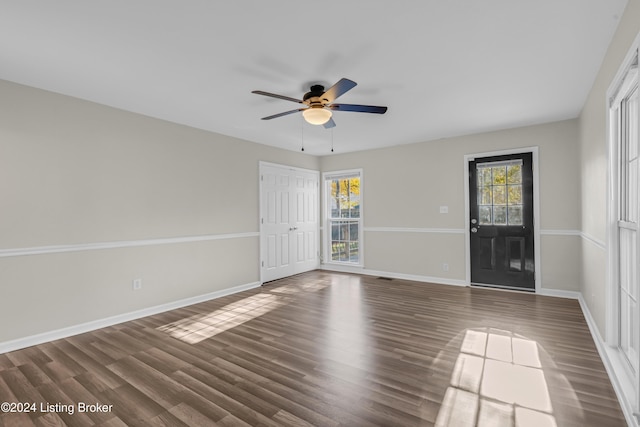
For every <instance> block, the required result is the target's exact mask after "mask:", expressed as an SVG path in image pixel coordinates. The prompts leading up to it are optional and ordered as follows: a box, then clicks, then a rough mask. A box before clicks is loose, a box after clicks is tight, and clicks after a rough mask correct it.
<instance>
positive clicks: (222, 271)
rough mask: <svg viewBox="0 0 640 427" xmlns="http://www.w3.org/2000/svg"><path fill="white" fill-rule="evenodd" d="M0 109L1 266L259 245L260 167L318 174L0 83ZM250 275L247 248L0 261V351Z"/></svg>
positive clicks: (251, 254)
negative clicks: (36, 251) (30, 251)
mask: <svg viewBox="0 0 640 427" xmlns="http://www.w3.org/2000/svg"><path fill="white" fill-rule="evenodd" d="M0 98H2V103H0V215H1V217H2V220H1V221H0V236H1V238H0V255H3V254H7V253H14V252H15V250H16V249H24V248H34V247H36V248H39V247H47V248H49V247H51V246H61V245H87V244H88V245H91V244H95V243H105V242H131V241H133V242H134V243H135V244H139V243H145V242H148V240H149V239H164V238H183V237H187V238H190V237H198V236H211V235H227V234H232V235H233V234H235V233H257V232H258V231H259V226H258V212H259V209H258V201H259V197H258V188H259V187H258V162H259V161H261V160H263V161H269V162H274V163H284V164H289V165H293V166H299V167H304V168H309V169H318V160H317V159H316V158H315V157H312V156H307V155H303V154H299V153H293V152H289V151H284V150H279V149H275V148H271V147H266V146H263V145H258V144H254V143H250V142H247V141H242V140H238V139H234V138H230V137H226V136H223V135H218V134H214V133H210V132H205V131H200V130H196V129H192V128H188V127H185V126H179V125H176V124H172V123H168V122H164V121H161V120H156V119H151V118H148V117H144V116H140V115H137V114H132V113H128V112H125V111H120V110H116V109H113V108H109V107H106V106H102V105H97V104H94V103H90V102H86V101H81V100H78V99H74V98H70V97H66V96H61V95H58V94H53V93H50V92H45V91H41V90H38V89H33V88H28V87H25V86H20V85H17V84H13V83H9V82H5V81H0ZM258 264H259V239H258V237H256V236H255V235H254V236H251V235H250V236H249V237H242V236H241V237H237V238H228V239H223V240H210V241H204V242H191V243H170V244H162V245H149V246H135V247H130V248H113V249H100V250H81V251H75V252H67V253H49V254H41V255H26V256H9V257H6V256H5V257H0V285H1V286H2V294H3V295H2V298H0V324H2V325H4V326H3V327H2V328H0V343H2V342H3V341H8V340H12V339H17V338H21V337H25V336H30V335H34V334H38V333H42V332H47V331H51V330H55V329H59V328H64V327H70V326H74V325H77V324H81V323H84V322H89V321H92V320H97V319H102V318H106V317H109V316H115V315H119V314H122V313H128V312H132V311H135V310H140V309H144V308H147V307H152V306H155V305H159V304H165V303H169V302H173V301H176V300H180V299H184V298H189V297H194V296H199V295H203V294H207V293H210V292H214V291H218V290H223V289H225V288H230V287H234V286H239V285H244V284H248V283H253V282H257V281H259V278H260V277H259V268H258ZM137 278H141V279H142V281H143V289H141V290H139V291H133V290H132V280H133V279H137ZM7 325H11V327H7Z"/></svg>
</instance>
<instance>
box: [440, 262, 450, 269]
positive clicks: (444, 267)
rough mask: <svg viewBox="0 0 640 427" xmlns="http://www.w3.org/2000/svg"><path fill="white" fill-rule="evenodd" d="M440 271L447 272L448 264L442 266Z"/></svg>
mask: <svg viewBox="0 0 640 427" xmlns="http://www.w3.org/2000/svg"><path fill="white" fill-rule="evenodd" d="M442 271H449V264H447V263H446V262H445V263H444V264H442Z"/></svg>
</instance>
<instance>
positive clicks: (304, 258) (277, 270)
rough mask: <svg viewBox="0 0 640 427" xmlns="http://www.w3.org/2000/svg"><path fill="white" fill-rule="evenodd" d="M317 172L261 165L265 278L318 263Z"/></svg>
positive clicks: (306, 268)
mask: <svg viewBox="0 0 640 427" xmlns="http://www.w3.org/2000/svg"><path fill="white" fill-rule="evenodd" d="M318 180H319V175H318V173H314V172H311V171H300V170H294V169H291V168H286V167H277V166H270V165H269V166H268V165H261V166H260V185H261V190H260V191H261V194H262V206H261V215H262V217H261V220H260V223H261V224H260V225H261V227H260V232H261V259H262V275H261V278H262V281H263V282H267V281H271V280H276V279H279V278H282V277H286V276H291V275H293V274H297V273H301V272H303V271H309V270H313V269H315V268H317V266H318V259H319V258H318V255H317V254H318V248H316V247H315V246H314V245H317V244H318V243H317V233H318V221H317V213H316V212H315V209H317V198H318Z"/></svg>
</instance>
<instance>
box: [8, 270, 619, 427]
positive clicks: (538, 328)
mask: <svg viewBox="0 0 640 427" xmlns="http://www.w3.org/2000/svg"><path fill="white" fill-rule="evenodd" d="M0 402H10V403H14V404H15V405H14V406H15V407H14V408H12V409H20V408H17V406H18V405H17V404H22V403H28V404H33V403H35V404H36V406H37V407H36V408H33V407H31V409H36V410H34V411H32V412H29V413H26V412H23V413H15V412H13V413H12V412H8V413H2V414H0V425H2V426H34V425H35V426H57V425H60V426H63V425H68V426H91V425H101V426H151V425H154V426H172V427H173V426H207V425H219V426H278V427H280V426H308V425H314V426H355V427H359V426H433V425H437V426H496V427H501V426H519V427H527V426H535V427H565V426H576V427H578V426H579V427H585V426H596V427H603V426H607V427H613V426H625V425H626V423H625V421H624V418H623V415H622V412H621V410H620V407H619V405H618V402H617V400H616V397H615V393H614V391H613V389H612V386H611V384H610V382H609V379H608V377H607V374H606V372H605V370H604V367H603V365H602V362H601V360H600V359H599V357H598V353H597V350H596V348H595V346H594V343H593V341H592V339H591V336H590V334H589V330H588V327H587V325H586V323H585V320H584V318H583V316H582V313H581V311H580V307H579V305H578V303H577V301H573V300H568V299H560V298H550V297H543V296H537V295H531V294H524V293H515V292H503V291H496V290H490V289H476V288H464V287H454V286H443V285H432V284H424V283H415V282H409V281H403V280H385V279H381V278H373V277H366V276H357V275H350V274H339V273H329V272H322V271H314V272H310V273H305V274H301V275H298V276H294V277H291V278H287V279H282V280H279V281H275V282H271V283H269V284H267V285H265V286H264V287H262V288H261V289H256V290H252V291H247V292H242V293H239V294H235V295H232V296H228V297H225V298H220V299H217V300H213V301H209V302H206V303H201V304H197V305H194V306H190V307H186V308H183V309H179V310H174V311H171V312H166V313H163V314H160V315H156V316H151V317H147V318H143V319H139V320H136V321H132V322H127V323H123V324H119V325H116V326H113V327H109V328H105V329H101V330H97V331H94V332H91V333H86V334H82V335H77V336H74V337H71V338H67V339H62V340H58V341H54V342H50V343H46V344H43V345H38V346H35V347H31V348H27V349H24V350H20V351H15V352H11V353H6V354H1V355H0ZM83 404H84V405H96V404H98V405H100V406H86V407H83ZM41 405H44V407H43V406H41ZM47 405H48V406H47Z"/></svg>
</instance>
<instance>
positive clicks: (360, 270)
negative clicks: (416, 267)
mask: <svg viewBox="0 0 640 427" xmlns="http://www.w3.org/2000/svg"><path fill="white" fill-rule="evenodd" d="M320 269H321V270H327V271H337V272H341V273H355V274H364V275H365V276H380V277H389V278H392V279H402V280H413V281H415V282H427V283H436V284H438V285H453V286H469V284H468V283H467V282H466V281H464V280H458V279H447V278H445V277H433V276H421V275H418V274H404V273H393V272H390V271H380V270H369V269H367V268H364V267H351V266H348V265H344V266H343V265H339V264H322V265H321V266H320Z"/></svg>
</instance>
